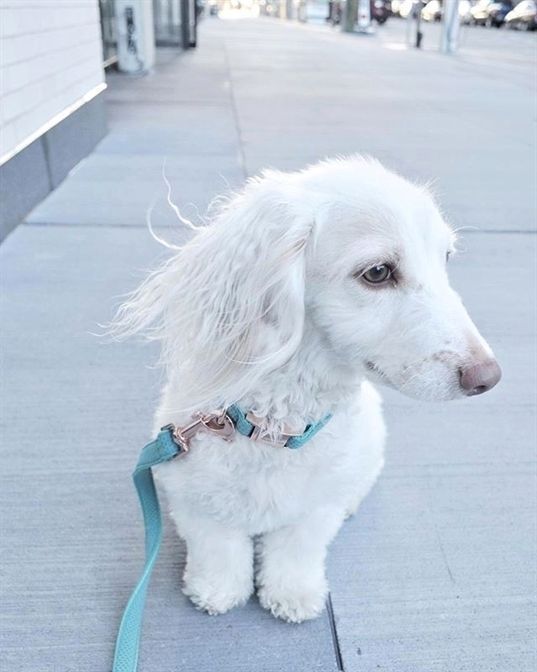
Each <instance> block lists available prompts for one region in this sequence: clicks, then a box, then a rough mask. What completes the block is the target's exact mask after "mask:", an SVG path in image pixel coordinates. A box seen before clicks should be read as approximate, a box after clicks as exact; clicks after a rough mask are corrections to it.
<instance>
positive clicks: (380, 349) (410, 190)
mask: <svg viewBox="0 0 537 672" xmlns="http://www.w3.org/2000/svg"><path fill="white" fill-rule="evenodd" d="M453 244H454V234H453V233H452V231H451V230H450V228H449V227H448V225H447V224H446V223H445V221H444V220H443V219H442V216H441V214H440V212H439V210H438V208H437V206H436V205H435V203H434V202H433V199H432V198H431V195H430V194H429V193H428V191H427V189H425V188H424V187H421V186H416V185H414V184H411V183H409V182H407V181H406V180H404V179H402V178H401V177H399V176H398V175H395V174H394V173H391V172H389V171H388V170H386V169H385V168H383V167H382V166H381V165H380V164H379V163H378V162H376V161H374V160H371V159H364V158H361V157H353V158H350V159H347V160H334V161H324V162H322V163H319V164H318V165H315V166H313V167H310V168H307V169H306V170H304V171H302V172H297V173H290V174H287V173H281V172H273V171H270V172H265V173H264V174H263V175H262V177H261V178H259V179H254V180H251V181H250V182H249V183H248V184H247V186H246V188H245V190H244V192H243V193H242V194H241V195H239V196H237V197H235V198H234V199H233V200H232V201H231V202H230V203H229V204H228V205H227V206H226V207H225V209H224V210H223V211H222V212H221V213H220V214H219V215H218V217H217V218H216V219H215V221H214V222H213V223H212V224H211V225H210V226H207V227H205V228H201V229H200V230H199V232H198V233H197V235H195V236H194V237H193V238H192V240H191V241H190V242H189V243H187V244H186V245H184V247H182V248H178V250H177V252H176V254H175V255H174V256H173V257H172V258H171V259H170V260H169V261H168V262H167V263H166V264H165V265H164V267H163V268H161V269H160V270H158V271H157V272H156V273H154V274H153V275H152V276H150V277H149V278H148V279H147V280H146V282H145V283H144V284H143V285H142V286H141V288H140V289H139V290H138V291H137V292H136V293H135V294H134V295H133V296H132V299H131V300H130V301H129V302H128V303H127V304H125V305H124V306H123V307H122V309H121V310H120V313H119V316H118V323H117V326H118V329H119V331H122V333H123V334H130V333H134V332H137V331H139V330H144V329H146V328H148V327H149V328H150V334H151V335H152V336H153V337H154V338H157V339H159V340H160V341H161V342H162V360H163V363H164V364H165V366H166V370H167V383H166V386H165V389H164V392H163V395H162V401H161V404H160V407H159V409H158V411H157V413H156V422H155V429H156V430H158V428H160V427H161V426H162V425H166V424H167V423H174V424H175V425H176V426H184V425H186V424H188V422H189V421H190V418H191V414H192V412H195V411H201V412H210V411H214V409H226V408H228V407H229V406H230V405H231V404H236V405H237V406H239V407H240V408H241V409H242V410H243V411H244V412H252V413H253V414H255V416H256V418H257V420H256V422H257V424H258V425H259V431H260V432H261V435H262V436H263V435H264V437H265V441H253V440H252V439H251V438H248V437H246V436H242V435H240V434H238V433H236V434H235V435H234V436H233V437H231V440H230V441H229V440H228V441H225V440H223V439H222V438H221V436H219V435H218V433H211V432H199V433H197V434H196V435H195V436H194V437H193V438H192V439H191V441H190V452H189V453H188V454H186V455H185V456H184V457H180V458H178V459H176V460H174V461H172V462H169V463H166V464H163V465H160V466H159V467H158V468H156V469H155V471H156V476H157V480H158V482H159V484H160V486H161V488H162V489H163V490H164V491H165V493H166V496H167V500H168V502H169V506H170V510H171V515H172V517H173V520H174V521H175V523H176V525H177V530H178V532H179V534H180V536H181V537H182V538H183V539H185V541H186V544H187V549H188V558H187V565H186V570H185V575H184V592H185V593H186V594H187V595H188V596H189V597H190V598H191V600H192V601H193V602H194V604H195V605H196V606H197V607H198V608H200V609H203V610H205V611H207V612H209V613H210V614H219V613H223V612H225V611H227V610H228V609H231V608H232V607H235V606H237V605H240V604H243V603H244V602H246V601H247V600H248V598H249V597H250V595H251V594H252V592H253V590H254V584H255V585H256V587H257V592H258V595H259V600H260V602H261V604H262V605H263V606H264V607H266V608H267V609H270V611H271V612H272V613H273V614H274V615H275V616H279V617H281V618H283V619H285V620H287V621H293V622H300V621H303V620H305V619H309V618H313V617H315V616H317V615H318V614H319V613H320V612H321V611H322V609H323V607H324V602H325V597H326V595H327V583H326V578H325V567H324V564H325V556H326V552H327V547H328V545H329V543H330V541H331V540H332V539H333V537H334V535H335V534H336V533H337V531H338V530H339V528H340V526H341V524H342V522H343V520H344V519H345V517H346V516H348V515H349V514H350V513H352V512H354V511H355V510H356V508H357V507H358V505H359V503H360V502H361V500H362V499H363V498H364V497H365V496H366V495H367V493H368V492H369V490H370V489H371V487H372V485H373V484H374V483H375V480H376V479H377V477H378V475H379V472H380V471H381V469H382V465H383V443H384V424H383V420H382V415H381V408H380V400H379V396H378V394H377V392H376V391H375V390H374V388H373V387H372V385H371V383H370V382H368V381H371V382H374V383H380V384H384V385H389V386H390V387H393V388H395V389H397V390H399V391H401V392H403V393H405V394H408V395H410V396H412V397H416V398H419V399H430V400H444V399H455V398H458V397H463V396H469V395H473V394H479V393H481V392H484V391H486V390H488V389H490V388H491V387H493V386H494V385H495V384H496V383H497V382H498V380H499V379H500V375H501V374H500V369H499V366H498V364H497V363H496V361H495V359H494V357H493V355H492V352H491V350H490V348H489V346H488V345H487V343H486V342H485V341H484V340H483V338H482V337H481V336H480V334H479V333H478V331H477V329H476V327H475V326H474V324H473V323H472V321H471V320H470V318H469V317H468V314H467V313H466V310H465V309H464V307H463V305H462V303H461V301H460V299H459V297H458V296H457V294H456V293H455V292H454V291H453V290H452V289H451V288H450V286H449V282H448V277H447V274H446V261H447V259H448V257H449V255H450V254H451V253H452V251H453ZM329 413H331V414H332V418H331V420H330V421H329V422H328V424H327V425H326V426H325V427H324V428H323V429H321V430H320V431H319V432H318V433H317V434H316V435H315V436H314V438H312V439H311V440H310V441H309V442H308V443H307V444H306V445H304V446H303V447H302V448H299V449H295V450H292V449H290V448H288V447H284V446H283V445H282V443H283V442H284V441H285V439H286V437H287V435H289V434H290V433H293V432H294V433H298V434H300V433H301V432H303V431H304V428H305V427H306V426H307V425H308V424H310V423H315V422H317V421H319V420H320V419H321V418H323V417H324V416H326V415H327V414H329ZM222 417H223V416H222ZM282 435H283V438H282ZM267 438H268V441H269V442H267ZM270 441H272V443H270ZM278 444H279V445H278ZM254 538H255V539H256V544H255V547H254ZM254 553H255V566H256V572H255V575H254Z"/></svg>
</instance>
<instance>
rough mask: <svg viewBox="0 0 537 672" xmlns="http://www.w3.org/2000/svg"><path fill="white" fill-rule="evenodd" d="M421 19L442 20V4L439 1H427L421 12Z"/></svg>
mask: <svg viewBox="0 0 537 672" xmlns="http://www.w3.org/2000/svg"><path fill="white" fill-rule="evenodd" d="M421 18H422V19H423V20H424V21H430V22H431V23H432V22H434V21H441V20H442V2H441V0H429V2H428V3H427V4H426V5H425V7H424V8H423V9H422V10H421Z"/></svg>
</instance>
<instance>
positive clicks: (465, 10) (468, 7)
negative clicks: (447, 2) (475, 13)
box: [459, 0, 474, 23]
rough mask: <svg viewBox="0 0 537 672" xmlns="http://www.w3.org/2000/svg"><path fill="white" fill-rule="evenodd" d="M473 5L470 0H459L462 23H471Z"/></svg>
mask: <svg viewBox="0 0 537 672" xmlns="http://www.w3.org/2000/svg"><path fill="white" fill-rule="evenodd" d="M473 6H474V5H473V3H472V2H470V0H459V18H460V20H461V23H471V21H472V14H471V11H472V7H473Z"/></svg>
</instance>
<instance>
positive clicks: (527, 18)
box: [505, 0, 537, 30]
mask: <svg viewBox="0 0 537 672" xmlns="http://www.w3.org/2000/svg"><path fill="white" fill-rule="evenodd" d="M505 25H506V26H507V27H508V28H518V29H520V30H537V3H536V2H534V0H522V2H519V3H518V5H517V6H516V7H515V8H514V9H513V10H511V11H510V12H509V13H508V14H507V15H506V17H505Z"/></svg>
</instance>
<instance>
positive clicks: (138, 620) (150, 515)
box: [113, 429, 183, 672]
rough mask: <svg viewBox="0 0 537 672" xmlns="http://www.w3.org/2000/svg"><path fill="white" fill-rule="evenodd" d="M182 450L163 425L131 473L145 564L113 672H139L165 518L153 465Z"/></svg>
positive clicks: (121, 634) (127, 609) (120, 634)
mask: <svg viewBox="0 0 537 672" xmlns="http://www.w3.org/2000/svg"><path fill="white" fill-rule="evenodd" d="M182 452H183V449H182V448H181V446H179V445H177V443H175V441H174V440H173V437H172V431H171V429H163V430H161V431H160V432H159V435H158V436H157V438H156V439H155V440H154V441H151V443H148V444H147V446H145V448H144V449H143V450H142V453H141V455H140V459H139V460H138V464H137V465H136V469H135V470H134V473H133V475H132V478H133V481H134V485H135V486H136V491H137V493H138V499H139V500H140V506H141V508H142V513H143V516H144V525H145V567H144V571H143V572H142V576H141V577H140V579H139V580H138V583H137V584H136V587H135V588H134V590H133V592H132V594H131V596H130V599H129V601H128V603H127V606H126V607H125V611H124V612H123V618H122V619H121V625H120V626H119V632H118V636H117V640H116V651H115V655H114V667H113V672H136V668H137V665H138V651H139V648H140V634H141V631H142V618H143V614H144V605H145V597H146V593H147V587H148V585H149V580H150V579H151V573H152V571H153V566H154V564H155V562H156V559H157V555H158V552H159V549H160V542H161V540H162V518H161V515H160V506H159V503H158V497H157V491H156V489H155V483H154V481H153V474H152V473H151V467H154V466H155V465H157V464H161V463H162V462H167V461H168V460H171V459H173V458H174V457H176V456H177V455H180V454H181V453H182Z"/></svg>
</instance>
